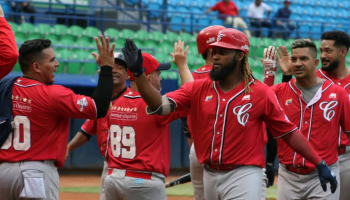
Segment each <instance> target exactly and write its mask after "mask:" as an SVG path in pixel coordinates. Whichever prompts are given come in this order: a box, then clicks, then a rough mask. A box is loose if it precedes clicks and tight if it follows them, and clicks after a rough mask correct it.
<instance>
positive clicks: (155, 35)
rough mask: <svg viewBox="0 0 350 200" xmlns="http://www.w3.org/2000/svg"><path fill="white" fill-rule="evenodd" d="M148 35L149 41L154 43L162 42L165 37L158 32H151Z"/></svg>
mask: <svg viewBox="0 0 350 200" xmlns="http://www.w3.org/2000/svg"><path fill="white" fill-rule="evenodd" d="M149 34H150V39H152V40H155V41H160V42H161V41H163V39H164V37H165V35H164V34H163V33H162V32H160V31H152V32H151V33H149Z"/></svg>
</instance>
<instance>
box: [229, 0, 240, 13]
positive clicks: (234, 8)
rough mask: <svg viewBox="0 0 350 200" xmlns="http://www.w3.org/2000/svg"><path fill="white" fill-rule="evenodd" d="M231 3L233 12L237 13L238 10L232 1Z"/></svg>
mask: <svg viewBox="0 0 350 200" xmlns="http://www.w3.org/2000/svg"><path fill="white" fill-rule="evenodd" d="M231 2H232V6H233V10H234V11H235V12H238V11H239V10H238V8H237V6H236V4H235V2H233V1H231Z"/></svg>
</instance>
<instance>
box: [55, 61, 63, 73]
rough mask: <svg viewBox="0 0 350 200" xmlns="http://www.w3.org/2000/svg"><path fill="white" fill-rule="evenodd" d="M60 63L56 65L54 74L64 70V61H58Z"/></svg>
mask: <svg viewBox="0 0 350 200" xmlns="http://www.w3.org/2000/svg"><path fill="white" fill-rule="evenodd" d="M58 63H59V64H60V65H59V66H58V67H57V71H56V72H55V73H56V74H62V73H63V72H64V63H60V62H58Z"/></svg>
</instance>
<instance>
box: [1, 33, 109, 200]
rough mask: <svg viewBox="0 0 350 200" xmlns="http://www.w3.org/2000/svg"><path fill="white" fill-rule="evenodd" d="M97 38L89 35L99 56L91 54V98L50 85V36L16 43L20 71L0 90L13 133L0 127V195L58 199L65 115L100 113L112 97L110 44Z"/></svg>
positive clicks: (67, 118)
mask: <svg viewBox="0 0 350 200" xmlns="http://www.w3.org/2000/svg"><path fill="white" fill-rule="evenodd" d="M100 38H101V40H102V44H100V42H99V39H98V38H97V37H96V38H95V41H96V44H97V48H98V50H99V55H97V54H96V53H93V55H94V57H95V59H96V62H97V64H98V65H99V66H101V72H100V75H99V76H100V78H99V81H98V85H97V87H96V89H95V91H94V93H93V94H92V97H91V98H90V97H88V96H83V95H77V94H74V93H73V91H72V90H70V89H67V88H65V87H62V86H60V85H52V84H53V82H54V77H55V75H54V72H55V71H56V70H57V67H58V66H59V63H58V62H57V61H56V58H55V53H54V51H53V49H52V48H51V41H50V40H44V39H35V40H28V41H26V42H25V43H24V44H22V46H21V47H20V49H19V63H20V65H21V69H22V72H23V76H22V77H19V78H18V77H15V78H5V79H3V80H2V81H4V82H6V88H2V90H1V91H0V93H1V94H0V96H2V97H3V98H1V101H0V107H1V108H2V112H1V113H0V115H2V116H5V117H7V119H8V121H10V120H11V119H12V118H13V122H12V128H13V132H12V133H11V132H5V129H1V131H0V135H2V136H3V135H8V137H7V140H6V142H5V143H4V144H3V145H2V144H1V145H0V146H1V149H0V194H1V199H6V200H8V199H27V198H28V199H50V200H58V194H59V190H58V189H59V178H58V173H57V168H60V167H62V166H63V164H64V157H65V154H66V149H67V146H66V145H67V141H68V132H69V122H70V118H90V119H96V118H101V117H104V116H105V115H106V114H107V110H108V107H109V102H110V99H111V96H112V86H113V85H112V81H113V80H112V67H111V66H112V65H113V63H114V58H113V50H114V47H115V44H113V46H112V48H110V46H109V39H108V38H106V40H105V39H104V38H103V36H100ZM11 108H12V109H11ZM5 123H6V122H5ZM10 126H11V124H10ZM8 128H10V129H11V127H8Z"/></svg>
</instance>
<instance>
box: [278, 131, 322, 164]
mask: <svg viewBox="0 0 350 200" xmlns="http://www.w3.org/2000/svg"><path fill="white" fill-rule="evenodd" d="M282 139H283V140H284V141H285V142H286V143H287V144H288V145H289V146H290V147H291V148H292V149H294V151H296V152H297V153H298V154H299V155H301V156H302V157H304V158H305V159H306V160H308V161H309V162H311V163H312V164H314V165H315V166H316V165H318V164H319V163H320V162H321V160H322V159H321V158H320V156H319V155H318V153H317V152H316V151H315V149H314V148H313V147H312V146H311V144H310V143H309V142H308V141H307V140H306V138H305V137H304V136H303V135H302V134H301V133H300V132H299V131H298V130H296V131H293V132H292V133H289V134H287V135H285V136H283V137H282Z"/></svg>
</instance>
